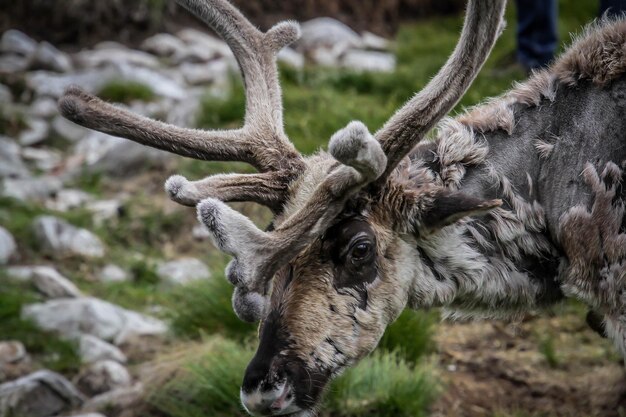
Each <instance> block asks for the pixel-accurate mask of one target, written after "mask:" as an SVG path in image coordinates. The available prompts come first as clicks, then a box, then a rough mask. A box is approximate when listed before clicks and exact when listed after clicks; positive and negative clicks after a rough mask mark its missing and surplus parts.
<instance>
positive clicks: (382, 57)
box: [341, 49, 396, 72]
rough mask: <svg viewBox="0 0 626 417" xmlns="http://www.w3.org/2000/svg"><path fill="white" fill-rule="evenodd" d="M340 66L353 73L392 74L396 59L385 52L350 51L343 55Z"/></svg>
mask: <svg viewBox="0 0 626 417" xmlns="http://www.w3.org/2000/svg"><path fill="white" fill-rule="evenodd" d="M341 66H342V67H344V68H347V69H351V70H355V71H372V72H393V71H394V70H395V69H396V57H395V56H394V55H393V54H390V53H386V52H376V51H362V50H358V49H351V50H349V51H347V52H346V53H345V54H344V55H343V57H342V61H341Z"/></svg>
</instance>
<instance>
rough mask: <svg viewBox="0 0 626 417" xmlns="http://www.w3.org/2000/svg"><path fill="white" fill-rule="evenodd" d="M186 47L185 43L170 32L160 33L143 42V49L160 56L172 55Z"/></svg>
mask: <svg viewBox="0 0 626 417" xmlns="http://www.w3.org/2000/svg"><path fill="white" fill-rule="evenodd" d="M185 48H186V45H185V43H184V42H183V41H182V40H180V39H179V38H177V37H176V36H174V35H170V34H169V33H158V34H156V35H154V36H151V37H149V38H148V39H146V40H144V41H143V42H142V43H141V49H142V50H144V51H146V52H150V53H151V54H154V55H157V56H160V57H171V56H173V55H175V54H177V53H181V52H182V51H184V50H185Z"/></svg>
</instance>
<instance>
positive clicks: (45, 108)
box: [29, 97, 59, 118]
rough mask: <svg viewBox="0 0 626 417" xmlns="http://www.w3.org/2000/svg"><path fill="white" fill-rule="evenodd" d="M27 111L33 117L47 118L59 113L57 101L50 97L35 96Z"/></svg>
mask: <svg viewBox="0 0 626 417" xmlns="http://www.w3.org/2000/svg"><path fill="white" fill-rule="evenodd" d="M29 113H30V114H31V115H32V116H35V117H43V118H49V117H52V116H55V115H57V114H59V109H58V107H57V101H56V100H55V99H53V98H51V97H40V98H37V99H36V100H35V101H33V103H32V104H31V105H30V109H29Z"/></svg>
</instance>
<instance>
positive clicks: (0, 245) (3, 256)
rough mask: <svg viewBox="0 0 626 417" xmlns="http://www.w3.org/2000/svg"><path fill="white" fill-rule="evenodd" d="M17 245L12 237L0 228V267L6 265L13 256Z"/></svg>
mask: <svg viewBox="0 0 626 417" xmlns="http://www.w3.org/2000/svg"><path fill="white" fill-rule="evenodd" d="M16 250H17V245H16V244H15V239H14V238H13V235H12V234H11V233H9V231H8V230H7V229H5V228H4V227H2V226H0V265H4V264H6V263H7V262H8V261H9V260H10V259H11V258H12V257H13V255H14V254H15V251H16Z"/></svg>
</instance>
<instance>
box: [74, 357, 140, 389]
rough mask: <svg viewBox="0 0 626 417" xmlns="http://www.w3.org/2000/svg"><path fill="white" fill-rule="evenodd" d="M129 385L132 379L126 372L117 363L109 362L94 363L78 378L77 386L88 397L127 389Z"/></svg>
mask: <svg viewBox="0 0 626 417" xmlns="http://www.w3.org/2000/svg"><path fill="white" fill-rule="evenodd" d="M131 385H132V378H131V376H130V374H129V373H128V370H127V369H126V368H125V367H124V366H123V365H120V364H119V363H118V362H115V361H110V360H102V361H98V362H94V363H93V364H91V365H89V367H87V368H86V369H84V370H83V371H82V372H81V373H80V375H79V376H78V386H79V387H80V388H81V389H82V390H83V391H85V392H87V393H88V394H89V395H97V394H102V393H103V392H108V391H111V390H114V389H120V388H128V387H130V386H131Z"/></svg>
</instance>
